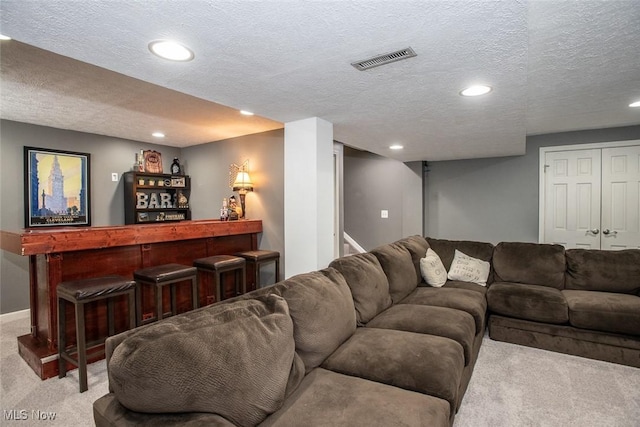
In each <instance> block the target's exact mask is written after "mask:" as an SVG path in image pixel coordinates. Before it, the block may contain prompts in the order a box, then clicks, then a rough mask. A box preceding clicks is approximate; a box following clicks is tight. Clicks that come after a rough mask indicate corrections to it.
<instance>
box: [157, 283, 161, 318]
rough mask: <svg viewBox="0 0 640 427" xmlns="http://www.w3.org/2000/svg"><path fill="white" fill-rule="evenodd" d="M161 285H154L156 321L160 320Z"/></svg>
mask: <svg viewBox="0 0 640 427" xmlns="http://www.w3.org/2000/svg"><path fill="white" fill-rule="evenodd" d="M162 312H163V310H162V285H158V284H156V321H158V320H160V319H162Z"/></svg>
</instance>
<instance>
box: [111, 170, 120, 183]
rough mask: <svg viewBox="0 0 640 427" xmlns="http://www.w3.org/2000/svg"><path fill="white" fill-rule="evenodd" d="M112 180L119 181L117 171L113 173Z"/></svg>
mask: <svg viewBox="0 0 640 427" xmlns="http://www.w3.org/2000/svg"><path fill="white" fill-rule="evenodd" d="M111 181H113V182H118V173H117V172H113V173H112V174H111Z"/></svg>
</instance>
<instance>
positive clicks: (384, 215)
mask: <svg viewBox="0 0 640 427" xmlns="http://www.w3.org/2000/svg"><path fill="white" fill-rule="evenodd" d="M380 218H389V211H388V210H386V209H383V210H381V211H380Z"/></svg>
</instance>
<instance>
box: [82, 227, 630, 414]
mask: <svg viewBox="0 0 640 427" xmlns="http://www.w3.org/2000/svg"><path fill="white" fill-rule="evenodd" d="M428 249H431V250H432V251H434V252H435V253H436V254H437V255H438V256H439V258H440V260H441V262H442V265H443V267H444V268H445V269H446V270H447V271H450V269H451V267H452V262H453V261H454V258H455V257H456V256H457V254H456V251H459V252H463V253H464V254H465V255H466V256H469V257H472V258H473V259H476V260H479V261H481V262H485V263H488V265H489V266H490V268H489V270H488V273H487V275H486V278H485V279H486V280H484V281H482V282H481V283H483V284H485V285H482V286H481V285H479V284H478V283H472V282H470V281H462V280H446V281H445V283H444V284H443V286H441V287H431V286H429V285H427V284H426V283H424V281H423V280H422V276H423V275H422V271H421V264H422V263H421V260H422V259H424V258H425V256H426V254H427V250H428ZM422 267H423V268H425V266H424V265H422ZM487 302H488V304H487ZM488 309H489V311H488ZM488 313H491V315H490V317H489V333H490V336H491V337H492V338H494V339H497V340H502V341H509V342H514V343H518V344H523V345H529V346H535V347H540V348H545V349H549V350H553V351H561V352H565V353H570V354H577V355H580V356H586V357H592V358H596V359H601V360H608V361H611V362H615V363H624V364H627V365H630V366H636V367H640V250H628V251H620V252H604V251H582V250H567V251H565V250H564V249H563V248H562V247H561V246H557V245H539V244H530V243H507V242H505V243H500V244H498V245H496V246H494V245H492V244H490V243H484V242H472V241H452V240H443V239H432V238H423V237H420V236H412V237H408V238H405V239H402V240H400V241H397V242H394V243H391V244H387V245H384V246H381V247H379V248H376V249H374V250H372V251H371V252H368V253H364V254H359V255H354V256H349V257H343V258H339V259H336V260H334V261H333V262H332V263H331V264H330V266H329V267H328V268H326V269H323V270H320V271H315V272H310V273H306V274H302V275H298V276H294V277H292V278H290V279H287V280H285V281H283V282H279V283H277V284H275V285H273V286H270V287H267V288H262V289H259V290H256V291H254V292H251V293H248V294H245V295H242V296H239V297H237V298H234V299H230V300H225V301H222V302H221V303H216V304H214V305H211V306H208V307H204V308H200V309H198V310H194V311H190V312H187V313H183V314H180V315H178V316H174V317H171V318H168V319H165V320H162V321H161V322H157V323H154V324H150V325H146V326H143V327H140V328H137V329H134V330H132V331H127V332H125V333H122V334H119V335H117V336H115V337H111V338H109V339H108V340H107V348H106V350H107V364H108V373H109V391H110V393H109V394H107V395H105V396H103V397H102V398H100V399H98V400H97V401H96V402H95V403H94V418H95V422H96V425H98V426H120V425H122V426H128V425H208V426H210V425H213V426H233V425H237V426H250V425H261V426H291V425H310V426H390V425H404V426H425V425H428V426H450V425H451V424H452V423H453V420H454V417H455V414H456V412H457V411H458V409H459V408H460V405H461V402H462V398H463V396H464V394H465V391H466V388H467V386H468V384H469V381H470V378H471V375H472V372H473V368H474V366H475V362H476V360H477V357H478V352H479V350H480V346H481V343H482V338H483V335H484V331H485V326H486V324H487V316H488Z"/></svg>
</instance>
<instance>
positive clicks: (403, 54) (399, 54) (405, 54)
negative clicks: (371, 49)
mask: <svg viewBox="0 0 640 427" xmlns="http://www.w3.org/2000/svg"><path fill="white" fill-rule="evenodd" d="M414 56H417V54H416V53H415V52H414V50H413V49H411V48H410V47H408V48H406V49H400V50H397V51H395V52H391V53H385V54H384V55H378V56H374V57H373V58H369V59H365V60H363V61H357V62H352V63H351V65H353V66H354V67H355V68H356V69H358V70H360V71H364V70H368V69H370V68H374V67H379V66H380V65H384V64H390V63H392V62H396V61H400V60H402V59H407V58H413V57H414Z"/></svg>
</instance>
